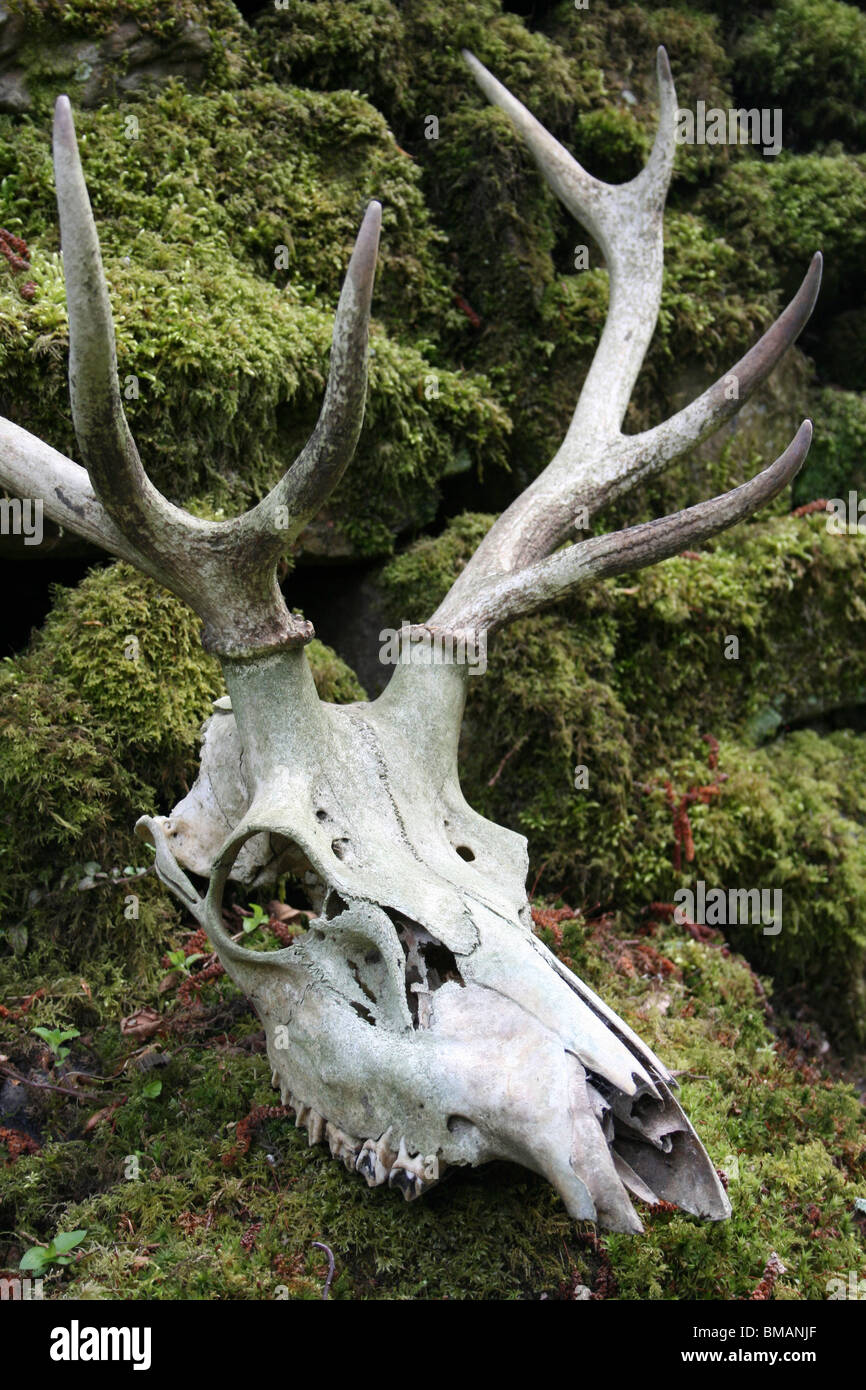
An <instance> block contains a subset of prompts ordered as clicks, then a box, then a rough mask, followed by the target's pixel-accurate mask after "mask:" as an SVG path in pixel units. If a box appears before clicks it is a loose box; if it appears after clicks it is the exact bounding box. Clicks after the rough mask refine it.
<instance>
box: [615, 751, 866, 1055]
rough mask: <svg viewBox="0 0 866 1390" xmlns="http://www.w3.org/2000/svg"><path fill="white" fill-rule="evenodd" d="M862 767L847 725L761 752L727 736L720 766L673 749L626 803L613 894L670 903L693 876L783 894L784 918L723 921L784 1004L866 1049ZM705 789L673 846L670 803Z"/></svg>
mask: <svg viewBox="0 0 866 1390" xmlns="http://www.w3.org/2000/svg"><path fill="white" fill-rule="evenodd" d="M864 770H866V738H864V737H863V735H862V734H857V733H855V732H853V731H852V730H849V729H846V730H840V731H838V732H835V733H825V734H819V733H817V732H815V731H814V730H801V731H799V732H794V733H790V734H787V735H786V736H785V737H783V738H779V739H776V740H775V741H773V742H772V743H769V744H767V745H765V746H763V747H761V748H757V749H756V748H750V747H748V746H747V745H744V744H742V743H738V742H729V741H727V740H724V741H723V742H722V744H721V746H720V749H719V751H718V763H717V768H716V769H715V771H711V770H709V769H708V767H707V756H706V749H704V750H703V752H702V754H698V753H697V751H695V752H694V753H692V754H691V755H687V756H671V757H670V758H668V759H667V760H666V761H665V763H664V764H663V765H662V766H661V767H659V768H658V769H657V770H656V772H655V774H654V775H652V776H651V777H650V778H649V779H648V780H647V781H646V782H645V783H643V784H642V787H641V789H640V791H639V793H638V796H637V797H636V798H635V801H634V802H633V803H632V806H631V807H630V821H631V836H632V842H633V843H634V845H635V854H634V858H633V861H632V864H631V866H630V867H629V869H628V870H627V871H626V873H625V874H624V877H623V882H622V884H621V886H620V888H619V891H618V899H619V900H620V901H631V902H635V903H637V902H640V901H641V900H642V901H643V902H644V903H646V902H649V901H656V902H667V903H670V902H671V901H672V900H673V894H674V892H675V891H676V890H677V889H679V888H688V889H690V890H691V891H695V884H696V882H697V880H698V879H701V880H703V882H704V883H705V885H706V889H707V891H709V889H710V888H715V887H720V888H723V889H724V890H725V892H726V893H727V891H728V890H729V889H731V888H741V887H742V888H762V889H766V890H770V891H771V892H772V890H775V889H778V890H780V893H781V898H780V899H779V902H780V904H781V920H780V922H779V923H778V924H771V925H769V926H768V929H767V930H765V926H767V918H766V917H765V918H764V919H762V922H756V921H753V922H752V924H751V925H749V924H740V925H725V926H724V927H723V930H724V934H725V936H726V937H727V938H728V939H729V940H730V941H732V942H733V943H734V945H735V946H736V947H737V949H739V950H742V951H744V952H745V954H746V955H747V956H748V957H749V960H750V961H752V962H753V964H755V965H757V967H758V968H759V969H761V970H764V971H766V972H767V973H768V974H770V975H772V977H773V980H774V983H775V987H776V989H777V990H778V991H779V992H780V994H781V995H782V996H783V997H784V998H785V999H786V1001H787V1006H788V1007H789V1008H794V1007H796V1008H797V1009H799V1008H802V1007H803V1006H805V1007H806V1009H807V1010H811V1011H812V1012H814V1013H817V1014H818V1015H819V1016H820V1017H822V1018H823V1019H824V1020H826V1023H827V1026H828V1027H829V1028H830V1029H831V1031H832V1033H833V1035H834V1037H835V1039H836V1040H837V1041H838V1042H840V1043H843V1044H846V1045H847V1046H849V1047H852V1046H859V1047H862V1045H863V1043H864V1041H866V930H864V926H863V923H864V920H866V894H864V888H863V884H864V871H866V795H864V790H863V789H864ZM702 785H703V786H710V787H711V789H712V795H711V796H710V797H709V798H708V799H707V800H706V801H705V802H702V801H701V800H700V799H698V800H697V801H692V802H690V803H689V805H688V816H689V823H690V829H689V832H688V837H687V838H688V840H689V841H690V843H689V845H688V848H687V846H686V844H685V837H683V835H682V832H680V836H679V840H680V843H679V846H678V844H677V840H678V836H677V833H676V825H675V821H674V816H673V812H672V802H673V804H674V805H676V804H679V802H680V799H681V797H682V796H683V794H684V793H688V792H691V791H693V790H694V789H696V788H699V787H701V786H702ZM668 786H670V787H672V788H673V797H671V795H670V793H669V792H668V791H667V790H666V788H667V787H668ZM689 855H691V857H689ZM772 902H773V899H772V897H771V898H769V899H768V900H767V905H768V907H769V906H770V905H771V904H772ZM768 915H769V914H767V916H768ZM776 925H779V926H780V930H778V932H776V930H775V926H776Z"/></svg>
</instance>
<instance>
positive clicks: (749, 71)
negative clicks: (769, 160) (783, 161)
mask: <svg viewBox="0 0 866 1390" xmlns="http://www.w3.org/2000/svg"><path fill="white" fill-rule="evenodd" d="M734 52H735V60H736V74H737V87H738V93H739V95H740V97H741V99H742V101H743V103H744V104H745V105H747V106H752V105H757V106H779V107H782V108H783V109H784V113H785V114H784V119H785V144H786V146H787V147H789V148H790V147H792V146H793V148H800V149H802V148H806V149H808V148H810V147H811V146H812V145H814V143H815V142H816V141H826V140H841V141H843V142H844V143H845V144H846V145H851V146H853V147H854V148H855V149H856V148H857V147H862V145H863V140H864V137H866V115H864V113H863V107H864V103H866V15H864V14H863V13H862V12H861V11H860V10H858V9H855V7H854V6H853V5H847V4H841V3H839V0H776V3H775V4H774V5H773V7H772V9H769V10H767V11H765V12H764V13H763V14H761V15H760V16H755V17H754V18H753V19H752V21H751V23H749V24H747V26H746V28H745V32H744V33H743V34H742V36H741V38H740V39H739V40H738V41H737V43H736V46H735V50H734Z"/></svg>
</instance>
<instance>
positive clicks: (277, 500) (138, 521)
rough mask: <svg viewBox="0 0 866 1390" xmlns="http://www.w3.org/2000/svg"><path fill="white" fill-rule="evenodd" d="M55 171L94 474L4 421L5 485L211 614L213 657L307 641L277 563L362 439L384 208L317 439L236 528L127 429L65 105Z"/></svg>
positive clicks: (340, 328)
mask: <svg viewBox="0 0 866 1390" xmlns="http://www.w3.org/2000/svg"><path fill="white" fill-rule="evenodd" d="M54 170H55V180H56V185H57V205H58V210H59V213H60V233H61V242H62V247H63V271H64V277H65V280H66V298H67V306H68V313H69V388H70V396H71V401H72V417H73V422H74V425H75V434H76V438H77V440H78V447H79V449H80V450H81V456H82V459H83V461H84V464H85V465H86V470H87V471H86V472H85V469H83V468H80V467H79V466H78V465H77V464H75V463H73V462H72V460H71V459H67V458H65V457H64V456H63V455H62V454H59V453H57V452H56V450H54V449H51V448H50V447H49V446H48V445H46V444H43V443H42V442H41V441H40V440H39V439H36V438H34V436H33V435H30V434H28V433H27V431H26V430H22V429H20V428H19V427H18V426H16V425H13V424H11V423H10V422H9V421H7V420H0V481H2V483H3V484H4V486H7V487H9V488H11V489H14V490H15V491H16V492H18V493H20V494H22V495H25V496H26V495H30V494H31V493H32V492H33V490H34V487H35V489H36V491H37V492H38V493H39V494H40V495H41V496H42V498H43V504H44V508H45V511H46V512H47V514H48V515H49V516H50V517H51V518H52V519H53V520H54V521H57V522H59V523H60V524H61V525H63V526H68V527H70V528H71V529H72V530H75V531H78V532H79V533H80V534H82V535H85V536H87V537H88V539H91V540H95V541H98V542H99V543H100V544H101V545H103V546H105V548H106V549H108V550H110V551H112V553H114V554H115V555H120V556H122V557H123V558H125V559H128V560H130V561H131V562H132V563H133V564H135V565H137V566H138V567H139V568H140V569H142V570H144V571H145V572H146V573H147V574H150V575H152V576H153V577H154V578H156V579H158V580H159V581H160V582H161V583H162V584H164V585H165V586H166V587H167V588H169V589H171V590H172V591H173V592H174V593H176V594H178V595H179V597H181V598H182V599H184V600H185V601H186V602H187V603H188V604H189V605H190V607H191V608H193V609H195V611H196V612H197V613H198V614H199V616H200V617H201V619H202V622H203V632H202V640H203V642H204V645H205V647H206V648H207V649H208V650H211V651H216V652H218V653H219V654H220V655H222V656H229V657H246V656H251V655H253V654H258V653H261V652H266V651H269V650H276V649H278V648H280V647H284V646H291V645H297V644H301V643H304V642H307V641H309V639H310V637H312V635H313V629H312V625H311V624H310V623H307V622H304V621H303V619H300V618H297V617H295V616H294V615H292V614H291V613H289V612H288V610H287V608H286V605H285V602H284V600H283V597H282V594H281V593H280V588H279V585H278V583H277V578H276V565H277V560H278V559H279V557H280V555H281V554H283V553H284V552H285V550H286V549H287V547H288V545H289V544H290V543H291V541H292V540H293V539H294V538H295V536H297V535H298V533H299V532H300V531H301V530H302V528H303V527H304V526H305V525H306V523H307V522H308V521H309V520H310V518H311V517H312V516H314V515H315V513H316V512H317V511H318V509H319V507H320V506H321V505H322V503H323V502H324V501H325V499H326V498H327V497H328V495H329V494H330V493H331V492H332V490H333V489H334V487H335V486H336V485H337V483H338V482H339V480H340V478H341V477H342V475H343V472H344V471H345V469H346V466H347V464H348V463H349V460H350V459H351V457H352V454H353V452H354V449H355V445H356V443H357V439H358V435H359V433H360V429H361V424H362V421H363V418H364V405H365V399H366V389H367V336H368V326H369V317H370V300H371V297H372V291H373V279H374V275H375V270H376V254H377V250H378V244H379V229H380V223H381V206H380V204H379V203H377V202H371V203H370V205H369V206H368V208H367V211H366V214H365V216H364V220H363V222H362V224H361V230H360V232H359V233H358V238H357V241H356V243H355V248H354V251H353V253H352V258H351V260H350V262H349V268H348V270H347V272H346V278H345V281H344V283H343V289H342V293H341V295H340V300H339V304H338V307H337V314H336V318H335V321H334V332H333V342H332V349H331V364H330V372H329V375H328V383H327V387H326V390H325V399H324V403H323V405H322V409H321V413H320V415H319V419H318V422H317V424H316V427H315V429H314V431H313V434H312V435H311V437H310V439H309V441H308V442H307V444H306V445H305V447H304V449H303V450H302V451H301V453H300V454H299V456H298V458H297V459H296V460H295V462H294V463H293V464H292V466H291V467H290V468H289V469H288V471H287V472H286V473H285V475H284V476H283V478H282V479H281V480H280V482H279V483H277V485H276V487H274V488H273V490H272V491H271V492H270V493H268V495H267V496H266V497H265V498H264V499H263V500H262V501H261V502H259V504H258V505H257V506H255V507H253V508H252V509H251V510H250V511H248V512H246V513H245V514H244V515H243V516H240V517H235V518H233V519H232V520H231V521H223V522H211V521H203V520H201V519H200V518H199V517H194V516H192V515H190V513H189V512H186V511H184V510H183V508H181V507H177V506H174V505H173V504H172V503H171V502H169V501H167V500H166V498H164V497H163V496H162V495H161V493H159V492H158V491H157V490H156V488H155V487H154V486H153V484H152V483H151V481H150V479H149V478H148V476H147V474H146V472H145V470H144V468H143V466H142V463H141V460H140V458H139V455H138V450H137V449H136V447H135V443H134V441H133V438H132V435H131V433H130V431H129V426H128V424H127V421H126V417H125V415H124V412H123V406H122V403H121V398H120V388H119V384H118V378H117V357H116V352H115V340H114V325H113V321H112V317H111V305H110V303H109V298H108V288H107V286H106V282H105V275H104V272H103V268H102V258H101V255H100V250H99V239H98V237H97V233H96V227H95V224H94V221H93V213H92V211H91V207H90V200H89V198H88V196H87V188H86V185H85V182H84V175H83V172H82V169H81V161H80V158H79V154H78V146H77V143H76V139H75V128H74V125H73V121H72V108H71V106H70V104H69V100H68V98H67V97H65V96H61V97H59V98H58V100H57V104H56V106H55V114H54ZM88 475H89V476H88Z"/></svg>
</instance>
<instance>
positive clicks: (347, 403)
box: [240, 200, 382, 555]
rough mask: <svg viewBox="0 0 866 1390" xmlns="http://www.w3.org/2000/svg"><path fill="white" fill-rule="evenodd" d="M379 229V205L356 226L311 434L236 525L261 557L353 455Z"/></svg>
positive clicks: (316, 504)
mask: <svg viewBox="0 0 866 1390" xmlns="http://www.w3.org/2000/svg"><path fill="white" fill-rule="evenodd" d="M381 225H382V205H381V203H378V202H376V201H375V200H374V201H373V202H371V203H370V204H369V205H368V207H367V211H366V213H365V215H364V220H363V222H362V223H361V230H360V231H359V232H358V236H357V239H356V241H355V249H354V250H353V252H352V258H351V260H350V261H349V268H348V270H347V271H346V278H345V280H344V282H343V289H342V292H341V294H340V300H339V303H338V305H337V313H336V317H335V319H334V332H333V345H332V349H331V366H330V371H329V373H328V384H327V387H326V388H325V399H324V403H323V405H322V409H321V412H320V414H319V419H318V421H317V424H316V428H315V430H314V431H313V433H312V435H311V436H310V439H309V440H308V442H307V444H306V445H305V446H304V448H303V449H302V451H301V453H300V454H299V455H298V458H297V459H296V460H295V462H294V463H293V464H292V466H291V468H290V469H289V470H288V472H287V473H286V474H285V475H284V476H283V477H282V478H281V479H280V481H279V482H278V483H277V485H276V487H274V488H273V489H272V490H271V491H270V492H269V493H268V495H267V497H265V498H263V499H262V501H261V502H260V503H259V504H258V506H257V507H254V508H253V509H252V510H251V511H249V512H247V513H246V515H245V516H243V517H242V518H241V519H240V524H241V529H242V530H243V533H244V535H245V537H246V538H247V540H255V541H257V543H258V544H259V545H260V546H261V547H262V548H263V551H264V553H270V554H274V555H279V554H280V553H281V552H282V551H283V550H284V549H285V545H286V531H285V523H284V521H283V517H284V515H286V514H287V515H288V516H289V518H290V527H289V529H290V533H291V536H292V537H294V536H295V535H297V534H298V532H299V531H300V530H301V529H302V528H303V527H304V526H305V525H306V523H307V522H308V521H309V520H310V518H311V517H312V516H314V515H315V513H316V512H317V511H318V510H319V508H320V507H321V505H322V503H323V502H324V501H325V500H326V498H327V497H328V496H329V495H330V493H331V492H332V491H333V490H334V488H335V487H336V486H337V483H338V482H339V481H340V479H341V478H342V476H343V474H344V472H345V471H346V468H347V466H348V464H349V462H350V460H351V458H352V455H353V454H354V452H355V446H356V444H357V442H358V435H359V434H360V432H361V425H362V423H363V420H364V405H365V402H366V396H367V339H368V333H369V324H370V304H371V301H372V297H373V281H374V278H375V274H376V258H377V255H378V249H379V233H380V230H381ZM281 522H282V527H281Z"/></svg>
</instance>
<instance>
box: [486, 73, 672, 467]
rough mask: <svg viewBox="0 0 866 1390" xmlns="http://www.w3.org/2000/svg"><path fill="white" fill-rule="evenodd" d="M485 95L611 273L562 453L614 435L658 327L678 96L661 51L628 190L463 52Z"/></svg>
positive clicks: (567, 452)
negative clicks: (643, 150)
mask: <svg viewBox="0 0 866 1390" xmlns="http://www.w3.org/2000/svg"><path fill="white" fill-rule="evenodd" d="M465 57H466V61H467V63H468V64H469V67H470V68H471V70H472V72H473V74H474V76H475V78H476V80H477V81H478V83H479V85H480V87H481V89H482V91H483V92H484V94H485V95H486V96H487V97H488V98H489V100H490V101H492V102H494V103H495V104H496V105H497V106H499V107H500V108H501V110H503V111H504V112H505V113H506V115H508V116H510V118H511V120H512V122H513V123H514V125H515V127H516V129H517V130H518V131H519V132H520V134H521V135H522V136H523V138H524V140H525V141H526V144H527V146H528V148H529V151H530V153H531V154H532V156H533V158H534V159H535V162H536V164H537V165H538V167H539V169H540V170H541V173H542V174H543V176H544V178H545V179H546V181H547V183H548V184H549V185H550V187H551V188H552V189H553V191H554V193H556V195H557V197H558V198H559V199H560V201H561V202H562V203H563V204H564V205H565V207H566V208H568V210H569V212H570V213H571V214H572V216H573V217H575V218H576V219H577V221H579V222H581V223H582V224H583V226H584V227H586V229H587V231H588V232H590V234H591V235H592V236H593V237H594V238H595V240H596V241H597V242H598V244H599V246H600V247H601V249H602V252H603V254H604V257H605V260H606V261H607V265H608V269H609V272H610V306H609V309H608V315H607V321H606V323H605V327H604V331H603V333H602V336H601V340H600V342H599V344H598V348H597V350H596V353H595V357H594V359H593V363H592V366H591V367H590V370H589V373H588V375H587V378H586V381H585V382H584V386H583V390H582V392H581V395H580V400H579V401H578V405H577V409H576V411H575V414H574V418H573V420H572V423H571V427H570V429H569V433H568V435H566V438H565V441H564V442H563V445H562V449H561V450H560V453H561V454H563V453H564V454H565V455H566V456H568V455H569V454H570V450H571V439H572V438H573V437H574V434H575V433H576V432H578V431H579V432H580V433H581V434H583V433H584V432H585V431H586V429H587V427H589V428H590V429H591V430H592V432H593V433H616V432H617V431H618V430H619V426H620V424H621V423H622V419H623V416H624V414H625V410H626V406H627V405H628V402H629V398H630V397H631V393H632V389H633V387H634V383H635V381H636V380H637V375H638V372H639V371H640V368H641V363H642V362H643V358H644V353H645V351H646V348H647V345H648V343H649V340H650V338H651V337H652V333H653V329H654V327H655V321H656V315H657V313H658V301H659V298H660V296H661V285H662V271H663V237H662V220H663V211H664V199H665V193H666V191H667V187H668V183H669V182H670V176H671V170H672V168H673V162H674V153H675V140H674V135H675V126H676V91H675V89H674V83H673V78H672V76H671V70H670V65H669V63H668V59H667V54H666V53H665V50H664V49H663V48H660V49H659V50H658V55H657V64H656V67H657V76H658V83H659V123H658V129H657V132H656V138H655V143H654V145H653V149H652V153H651V154H650V158H649V160H648V162H647V164H646V166H645V167H644V169H643V170H642V171H641V173H640V174H638V176H637V177H636V178H634V179H632V180H631V182H629V183H623V184H609V183H603V182H602V181H601V180H600V179H596V178H593V177H592V176H591V175H590V174H588V173H587V172H586V170H585V169H583V168H582V166H581V165H580V164H579V163H578V162H577V160H576V159H575V158H574V156H573V155H571V154H569V152H568V150H566V149H565V148H564V146H563V145H561V144H560V143H559V141H558V140H556V139H554V137H553V136H552V135H551V134H550V132H549V131H547V130H545V128H544V126H543V125H541V123H540V122H539V121H537V120H536V118H535V117H534V116H533V115H532V114H531V113H530V112H529V111H527V109H526V107H525V106H524V105H523V103H522V102H520V101H518V100H517V98H516V97H514V96H512V94H511V93H510V92H509V91H508V89H507V88H506V87H503V85H502V83H501V82H498V81H497V80H496V78H495V77H493V76H492V74H491V73H489V72H488V71H487V69H486V68H485V67H484V65H483V64H482V63H480V62H479V61H478V59H477V58H475V57H474V56H473V55H472V54H471V53H468V52H466V54H465Z"/></svg>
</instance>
